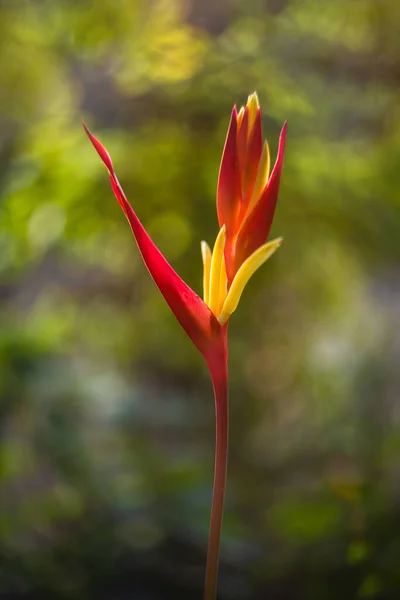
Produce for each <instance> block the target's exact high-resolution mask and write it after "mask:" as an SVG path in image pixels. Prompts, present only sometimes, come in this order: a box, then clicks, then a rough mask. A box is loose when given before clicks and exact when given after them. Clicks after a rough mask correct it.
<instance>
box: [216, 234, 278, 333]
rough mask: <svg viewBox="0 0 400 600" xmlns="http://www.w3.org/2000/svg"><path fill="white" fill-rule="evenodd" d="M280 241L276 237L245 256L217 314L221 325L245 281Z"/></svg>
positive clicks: (236, 299) (228, 315) (229, 314)
mask: <svg viewBox="0 0 400 600" xmlns="http://www.w3.org/2000/svg"><path fill="white" fill-rule="evenodd" d="M281 243H282V238H277V239H276V240H272V241H271V242H268V243H267V244H264V245H263V246H261V247H260V248H258V250H256V251H255V252H253V254H251V255H250V256H249V258H247V259H246V260H245V261H244V263H243V264H242V266H241V267H240V269H239V270H238V272H237V273H236V275H235V278H234V280H233V281H232V285H231V287H230V289H229V292H228V295H227V297H226V300H225V302H224V305H223V307H222V311H221V314H220V316H219V319H218V320H219V322H220V324H221V325H224V324H225V323H226V321H227V320H228V319H229V317H230V316H231V314H232V313H233V312H234V311H235V310H236V308H237V305H238V304H239V300H240V296H241V295H242V292H243V290H244V288H245V287H246V284H247V282H248V281H249V279H250V277H251V276H252V275H253V273H255V272H256V271H257V269H258V268H259V267H261V265H262V264H263V263H265V261H266V260H268V259H269V257H270V256H272V254H273V253H274V252H275V250H277V249H278V248H279V246H280V245H281Z"/></svg>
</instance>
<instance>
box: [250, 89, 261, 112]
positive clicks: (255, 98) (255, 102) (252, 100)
mask: <svg viewBox="0 0 400 600" xmlns="http://www.w3.org/2000/svg"><path fill="white" fill-rule="evenodd" d="M252 104H253V105H255V107H256V108H260V102H259V100H258V94H257V92H253V93H252V94H250V95H249V96H248V98H247V106H249V107H250V105H252Z"/></svg>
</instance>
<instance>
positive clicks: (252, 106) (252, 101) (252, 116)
mask: <svg viewBox="0 0 400 600" xmlns="http://www.w3.org/2000/svg"><path fill="white" fill-rule="evenodd" d="M247 106H248V108H249V135H250V133H251V130H252V129H253V125H254V123H255V120H256V115H257V110H258V109H259V107H260V103H259V102H258V96H257V92H254V93H253V94H250V96H249V97H248V99H247Z"/></svg>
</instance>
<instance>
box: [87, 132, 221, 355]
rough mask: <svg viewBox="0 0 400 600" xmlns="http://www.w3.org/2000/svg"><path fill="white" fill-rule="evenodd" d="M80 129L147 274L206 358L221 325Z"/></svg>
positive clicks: (105, 159)
mask: <svg viewBox="0 0 400 600" xmlns="http://www.w3.org/2000/svg"><path fill="white" fill-rule="evenodd" d="M84 128H85V131H86V133H87V135H88V137H89V139H90V141H91V142H92V144H93V146H94V147H95V149H96V150H97V152H98V154H99V156H100V158H101V159H102V161H103V163H104V164H105V166H106V167H107V169H108V172H109V175H110V181H111V187H112V189H113V192H114V194H115V196H116V198H117V200H118V202H119V204H120V205H121V207H122V210H123V211H124V213H125V215H126V217H127V219H128V221H129V223H130V226H131V229H132V232H133V235H134V236H135V239H136V242H137V245H138V248H139V250H140V253H141V255H142V257H143V260H144V263H145V265H146V267H147V269H148V270H149V272H150V275H151V276H152V278H153V279H154V282H155V283H156V285H157V287H158V289H159V290H160V292H161V293H162V295H163V296H164V298H165V300H166V302H167V304H168V305H169V307H170V309H171V310H172V312H173V313H174V315H175V317H176V318H177V320H178V321H179V323H180V324H181V325H182V327H183V329H184V330H185V332H186V333H187V335H188V336H189V338H190V339H191V340H192V342H193V343H194V345H195V346H196V347H197V348H198V350H200V352H201V353H202V354H203V356H204V357H205V358H206V359H208V357H209V355H210V352H213V350H214V347H215V345H216V344H220V341H219V338H220V331H221V326H220V325H219V323H218V321H217V319H216V318H215V316H214V314H213V313H212V312H211V310H210V309H209V307H208V306H207V305H206V304H205V303H204V302H203V300H202V299H201V298H200V297H199V296H198V295H197V294H196V292H194V291H193V290H192V289H191V288H190V287H189V286H188V285H187V284H186V283H185V282H184V281H183V280H182V279H181V278H180V277H179V275H178V274H177V273H176V271H175V270H174V269H173V268H172V267H171V265H170V264H169V262H168V261H167V260H166V258H165V257H164V256H163V254H162V253H161V252H160V250H159V249H158V248H157V246H156V245H155V244H154V242H153V241H152V239H151V238H150V236H149V234H148V233H147V231H146V230H145V228H144V227H143V225H142V224H141V222H140V220H139V219H138V217H137V215H136V213H135V212H134V210H133V208H132V207H131V205H130V204H129V202H128V200H127V198H126V196H125V194H124V192H123V190H122V187H121V185H120V183H119V181H118V179H117V177H116V175H115V172H114V167H113V164H112V161H111V158H110V155H109V153H108V152H107V150H106V149H105V148H104V146H103V145H102V144H101V143H100V142H99V141H98V140H97V139H96V138H95V136H94V135H93V134H92V133H90V131H89V130H88V128H87V127H86V125H85V124H84Z"/></svg>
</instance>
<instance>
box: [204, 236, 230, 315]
mask: <svg viewBox="0 0 400 600" xmlns="http://www.w3.org/2000/svg"><path fill="white" fill-rule="evenodd" d="M225 238H226V228H225V225H222V227H221V229H220V231H219V233H218V235H217V239H216V240H215V244H214V248H213V253H212V257H211V268H210V294H209V299H208V306H209V307H210V309H211V310H212V312H213V313H214V315H217V311H218V302H219V286H220V281H221V264H222V259H223V256H224V247H225Z"/></svg>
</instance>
